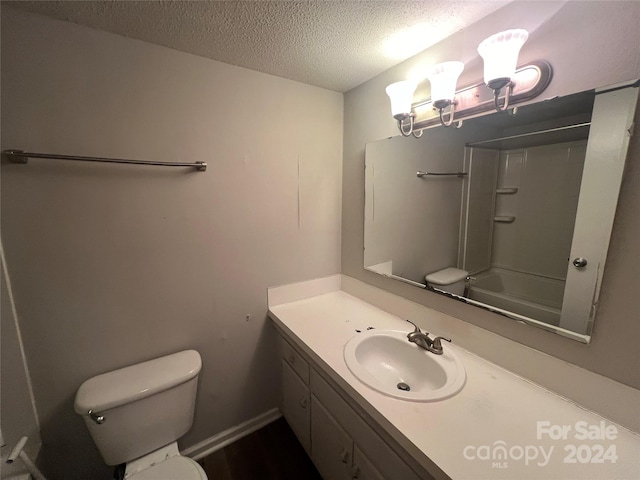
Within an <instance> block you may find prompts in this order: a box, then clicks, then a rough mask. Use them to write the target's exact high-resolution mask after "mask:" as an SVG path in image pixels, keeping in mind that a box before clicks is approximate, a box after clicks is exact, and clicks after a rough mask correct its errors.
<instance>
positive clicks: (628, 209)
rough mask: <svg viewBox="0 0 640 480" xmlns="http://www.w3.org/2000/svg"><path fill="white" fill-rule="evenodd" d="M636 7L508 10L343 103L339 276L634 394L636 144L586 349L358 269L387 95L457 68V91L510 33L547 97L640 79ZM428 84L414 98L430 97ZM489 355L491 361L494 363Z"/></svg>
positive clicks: (637, 379) (388, 122)
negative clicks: (368, 175)
mask: <svg viewBox="0 0 640 480" xmlns="http://www.w3.org/2000/svg"><path fill="white" fill-rule="evenodd" d="M639 25H640V3H639V2H615V1H607V2H582V1H575V2H514V3H512V4H509V5H507V6H506V7H505V8H503V9H501V10H499V11H497V12H496V13H494V14H492V15H490V16H488V17H486V18H484V19H482V20H480V21H479V22H478V23H476V24H475V25H473V26H471V27H470V28H468V29H465V30H463V31H461V32H459V33H457V34H455V35H453V36H451V37H449V38H448V39H446V40H444V41H443V42H441V43H439V44H438V45H435V46H434V47H432V48H430V49H428V50H426V51H424V52H422V53H420V54H419V55H417V56H415V57H413V58H411V59H409V60H407V61H406V62H404V63H402V64H400V65H397V66H396V67H394V68H392V69H390V70H388V71H386V72H384V73H383V74H381V75H379V76H378V77H376V78H374V79H372V80H370V81H368V82H366V83H364V84H362V85H360V86H359V87H357V88H355V89H353V90H351V91H349V92H347V93H346V94H345V115H344V125H345V130H344V165H343V203H342V206H343V208H342V221H343V223H342V225H343V227H342V273H344V274H346V275H349V276H352V277H355V278H358V279H360V280H363V281H365V282H367V283H370V284H373V285H376V286H378V287H381V288H383V289H385V290H388V291H390V292H393V293H396V294H398V295H401V296H403V297H406V298H409V299H411V300H414V301H416V302H419V303H422V304H424V305H427V306H429V307H432V308H434V309H437V310H439V311H442V312H445V313H447V314H450V315H454V316H456V317H459V318H461V319H463V320H466V321H468V322H470V323H473V324H476V325H479V326H481V327H484V328H487V329H488V330H491V331H494V332H497V333H500V334H502V335H504V336H505V337H508V338H511V339H513V340H515V341H518V342H520V343H523V344H526V345H530V346H532V347H534V348H537V349H539V350H542V351H544V352H546V353H549V354H551V355H554V356H556V357H558V358H561V359H563V360H566V361H569V362H572V363H574V364H577V365H580V366H582V367H584V368H586V369H589V370H591V371H594V372H597V373H600V374H602V375H606V376H607V377H610V378H613V379H615V380H618V381H620V382H622V383H625V384H627V385H631V386H633V387H636V388H639V387H640V357H639V356H638V350H637V339H638V338H639V337H640V323H638V322H637V318H638V307H637V297H638V293H639V292H638V281H637V278H638V274H639V273H640V256H639V255H638V245H639V244H640V217H638V214H637V212H638V207H639V195H640V135H638V128H637V127H636V135H635V136H634V137H633V138H632V140H631V148H630V152H629V157H628V162H627V171H626V177H625V179H624V182H623V185H622V191H621V195H620V200H619V205H618V210H617V215H616V220H615V225H614V229H613V237H612V240H611V244H610V252H609V256H608V259H607V268H606V271H605V274H604V279H603V287H602V293H601V298H600V305H599V311H598V315H597V319H596V322H595V327H594V330H593V336H592V341H591V344H590V345H583V344H580V343H578V342H575V341H572V340H568V339H565V338H563V337H560V336H558V335H554V334H552V333H548V332H545V331H542V330H539V329H535V328H534V327H529V326H525V325H522V324H520V323H518V322H514V321H512V320H509V319H506V318H503V317H500V316H497V315H494V314H491V313H489V312H485V311H482V310H479V309H476V308H473V307H470V306H467V305H464V304H462V303H459V302H455V301H453V300H450V299H447V298H445V297H442V296H438V295H436V294H433V293H430V292H427V291H423V290H420V289H418V288H415V287H412V286H409V285H405V284H403V283H401V282H397V281H394V280H391V279H387V278H383V277H381V276H378V275H376V274H375V273H372V272H368V271H365V270H364V269H363V267H362V245H363V230H364V228H363V211H364V175H363V168H362V167H363V164H364V145H365V144H366V143H367V142H371V141H372V140H376V139H380V138H384V137H388V136H391V135H397V133H398V132H397V129H396V126H395V121H394V120H393V118H392V117H391V115H390V110H389V104H388V99H387V96H386V95H385V93H384V88H385V86H386V85H388V84H390V83H392V82H395V81H398V80H401V79H404V78H406V77H407V76H408V75H409V74H410V73H411V72H412V71H413V70H415V69H418V68H420V65H421V64H426V65H429V64H435V63H438V62H441V61H445V60H462V61H464V62H465V71H464V72H463V74H462V77H461V79H460V81H459V83H458V85H460V86H463V85H466V84H470V83H474V82H476V81H478V80H479V79H481V78H482V63H481V59H480V57H479V55H478V54H477V52H476V47H477V45H478V43H480V42H481V41H482V40H483V39H484V38H486V37H487V36H489V35H491V34H493V33H495V32H498V31H501V30H505V29H508V28H514V27H522V28H526V29H527V30H529V32H530V37H529V40H528V42H527V43H526V44H525V45H524V47H523V49H522V52H521V55H520V62H521V63H525V62H527V61H531V60H535V59H539V58H543V59H546V60H548V61H549V62H550V63H551V64H552V66H553V68H554V77H553V80H552V82H551V84H550V85H549V87H548V89H547V90H546V91H545V92H544V93H543V96H544V97H551V96H555V95H564V94H569V93H574V92H579V91H583V90H587V89H590V88H593V87H597V86H602V85H610V84H615V83H618V82H621V81H624V80H628V79H632V78H638V77H640V50H638V45H640V28H639V27H638V26H639ZM428 93H429V92H428V82H423V83H422V84H421V86H420V87H419V89H418V92H417V93H416V98H420V96H421V95H423V96H425V97H426V96H428ZM499 355H500V352H496V358H495V359H494V360H495V361H499Z"/></svg>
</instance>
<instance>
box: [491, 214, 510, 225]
mask: <svg viewBox="0 0 640 480" xmlns="http://www.w3.org/2000/svg"><path fill="white" fill-rule="evenodd" d="M493 221H494V222H498V223H513V222H515V221H516V217H514V216H513V215H496V216H495V217H493Z"/></svg>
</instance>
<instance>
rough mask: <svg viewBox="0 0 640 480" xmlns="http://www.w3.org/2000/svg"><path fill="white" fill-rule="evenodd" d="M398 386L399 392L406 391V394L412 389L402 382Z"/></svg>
mask: <svg viewBox="0 0 640 480" xmlns="http://www.w3.org/2000/svg"><path fill="white" fill-rule="evenodd" d="M396 386H397V387H398V390H404V391H405V392H408V391H409V390H411V387H410V386H409V385H407V384H406V383H404V382H400V383H399V384H398V385H396Z"/></svg>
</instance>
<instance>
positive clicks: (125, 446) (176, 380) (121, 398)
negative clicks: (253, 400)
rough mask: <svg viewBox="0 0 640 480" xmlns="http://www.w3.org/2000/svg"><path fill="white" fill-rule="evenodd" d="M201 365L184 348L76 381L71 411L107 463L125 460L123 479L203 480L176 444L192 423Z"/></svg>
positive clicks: (197, 356) (193, 353)
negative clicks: (83, 380) (76, 387)
mask: <svg viewBox="0 0 640 480" xmlns="http://www.w3.org/2000/svg"><path fill="white" fill-rule="evenodd" d="M201 367H202V360H201V359H200V354H199V353H198V352H196V351H195V350H185V351H183V352H179V353H174V354H173V355H167V356H166V357H161V358H156V359H155V360H150V361H148V362H144V363H139V364H137V365H132V366H130V367H125V368H122V369H120V370H115V371H113V372H109V373H104V374H102V375H98V376H96V377H93V378H90V379H89V380H87V381H86V382H84V383H83V384H82V385H81V386H80V388H79V389H78V393H77V394H76V400H75V411H76V413H78V414H80V415H82V416H83V418H84V420H85V423H86V424H87V428H88V429H89V433H90V434H91V437H92V438H93V441H94V442H95V444H96V445H97V447H98V450H100V455H102V458H103V460H104V462H105V463H106V464H107V465H120V464H122V463H126V469H125V474H124V478H125V479H130V480H178V479H179V480H207V475H206V474H205V472H204V470H203V469H202V467H200V465H199V464H198V463H197V462H195V461H194V460H192V459H190V458H187V457H183V456H181V455H180V452H179V451H178V444H177V440H178V439H179V438H180V437H181V436H182V435H184V434H185V433H186V432H187V431H188V430H189V429H190V428H191V425H192V423H193V412H194V409H195V399H196V389H197V385H198V374H199V373H200V368H201Z"/></svg>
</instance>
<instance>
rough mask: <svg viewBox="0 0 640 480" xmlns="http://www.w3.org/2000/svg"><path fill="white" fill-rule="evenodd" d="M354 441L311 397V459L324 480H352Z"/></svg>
mask: <svg viewBox="0 0 640 480" xmlns="http://www.w3.org/2000/svg"><path fill="white" fill-rule="evenodd" d="M352 456H353V441H352V440H351V438H350V437H349V435H347V434H346V432H345V431H344V430H343V429H342V428H340V426H339V425H338V424H337V423H336V421H335V420H334V419H333V417H332V416H331V415H329V412H327V411H326V410H325V408H324V407H323V406H322V405H321V404H320V402H318V400H317V399H316V398H315V397H314V396H313V395H312V396H311V459H312V460H313V463H314V464H315V465H316V468H317V469H318V472H320V475H322V478H323V479H324V480H350V479H351V478H352V477H351V473H350V471H351V462H352Z"/></svg>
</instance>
